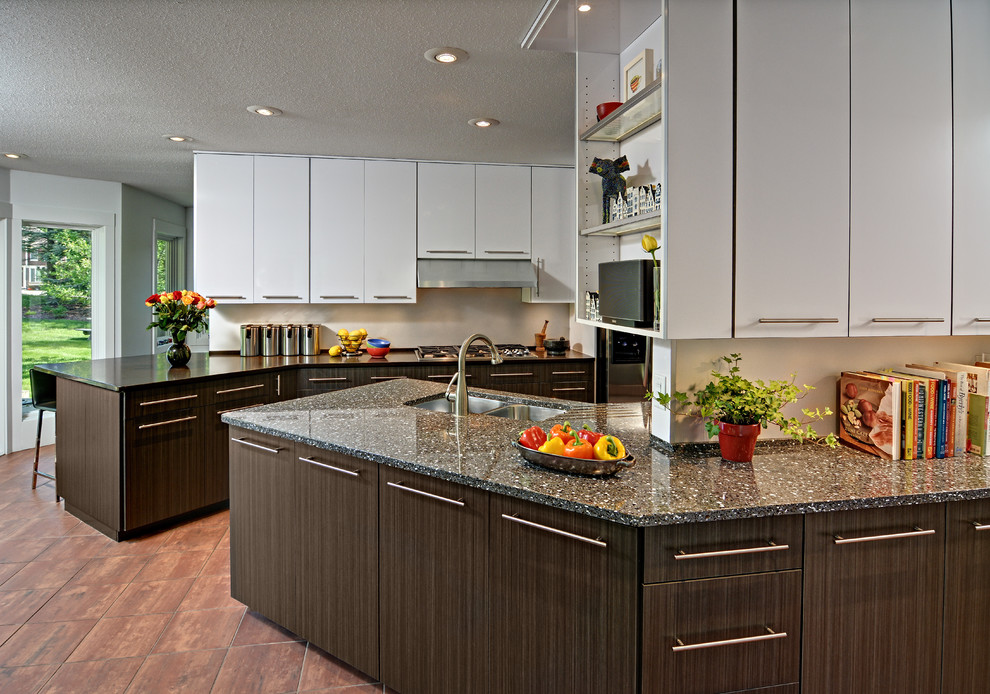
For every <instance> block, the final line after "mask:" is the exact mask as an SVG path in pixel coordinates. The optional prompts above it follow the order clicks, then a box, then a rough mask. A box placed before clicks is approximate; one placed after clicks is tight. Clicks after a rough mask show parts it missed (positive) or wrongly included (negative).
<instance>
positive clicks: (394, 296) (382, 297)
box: [374, 294, 412, 299]
mask: <svg viewBox="0 0 990 694" xmlns="http://www.w3.org/2000/svg"><path fill="white" fill-rule="evenodd" d="M374 298H375V299H412V297H411V296H404V295H401V294H385V295H384V296H379V295H378V294H375V295H374Z"/></svg>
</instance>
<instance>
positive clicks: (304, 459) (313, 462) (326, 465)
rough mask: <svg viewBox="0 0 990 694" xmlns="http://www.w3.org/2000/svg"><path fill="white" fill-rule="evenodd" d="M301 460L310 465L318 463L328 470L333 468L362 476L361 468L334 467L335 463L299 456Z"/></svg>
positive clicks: (336, 470)
mask: <svg viewBox="0 0 990 694" xmlns="http://www.w3.org/2000/svg"><path fill="white" fill-rule="evenodd" d="M299 460H301V461H303V462H304V463H309V464H310V465H316V466H317V467H325V468H326V469H327V470H333V471H334V472H343V473H344V474H345V475H351V476H352V477H360V476H361V472H360V470H345V469H344V468H339V467H334V466H333V465H328V464H326V463H321V462H320V461H318V460H313V459H312V458H303V457H302V456H300V457H299Z"/></svg>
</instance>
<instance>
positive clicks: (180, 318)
mask: <svg viewBox="0 0 990 694" xmlns="http://www.w3.org/2000/svg"><path fill="white" fill-rule="evenodd" d="M144 305H145V306H150V307H152V312H153V313H154V314H155V320H154V321H153V322H152V323H151V325H149V326H148V330H151V329H152V328H161V329H162V330H165V331H166V332H169V333H171V334H172V339H173V340H174V341H175V342H176V343H180V342H185V340H186V333H191V332H195V333H201V332H203V331H204V330H206V328H207V327H208V326H209V323H210V321H209V316H208V315H207V313H206V312H207V311H209V310H210V309H211V308H213V307H214V306H216V305H217V302H216V301H214V300H213V299H207V298H206V297H205V296H202V295H200V294H197V293H196V292H191V291H189V290H188V289H183V290H182V291H179V290H175V291H174V292H162V293H161V294H152V295H151V296H149V297H148V298H147V299H145V300H144Z"/></svg>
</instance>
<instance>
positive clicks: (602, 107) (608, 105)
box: [595, 101, 622, 120]
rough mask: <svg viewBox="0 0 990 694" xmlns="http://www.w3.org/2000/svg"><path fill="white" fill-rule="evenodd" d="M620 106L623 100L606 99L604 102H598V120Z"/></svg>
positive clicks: (596, 108) (596, 107)
mask: <svg viewBox="0 0 990 694" xmlns="http://www.w3.org/2000/svg"><path fill="white" fill-rule="evenodd" d="M620 106H622V102H621V101H606V102H605V103H604V104H598V105H597V106H595V110H596V111H597V112H598V120H601V119H602V118H604V117H605V116H607V115H608V114H610V113H611V112H612V111H614V110H615V109H617V108H619V107H620Z"/></svg>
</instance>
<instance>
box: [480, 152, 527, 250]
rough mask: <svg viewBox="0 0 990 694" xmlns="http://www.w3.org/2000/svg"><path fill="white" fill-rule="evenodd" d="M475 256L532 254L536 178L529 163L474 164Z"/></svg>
mask: <svg viewBox="0 0 990 694" xmlns="http://www.w3.org/2000/svg"><path fill="white" fill-rule="evenodd" d="M474 184H475V257H476V258H482V259H484V260H506V259H520V258H529V257H530V245H531V234H532V227H533V220H532V194H533V181H532V174H531V168H530V167H528V166H492V165H488V164H484V165H482V164H479V165H478V166H476V167H475V174H474Z"/></svg>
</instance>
